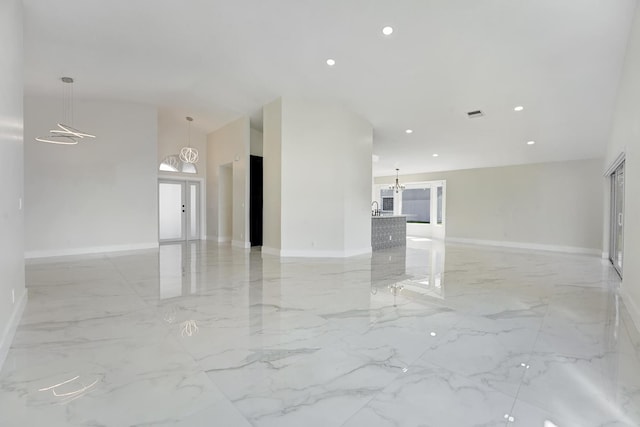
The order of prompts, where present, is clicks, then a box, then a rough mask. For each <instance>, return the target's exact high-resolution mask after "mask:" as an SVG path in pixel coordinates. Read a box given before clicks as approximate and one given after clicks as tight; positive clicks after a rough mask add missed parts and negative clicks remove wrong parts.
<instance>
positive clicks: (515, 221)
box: [375, 159, 603, 255]
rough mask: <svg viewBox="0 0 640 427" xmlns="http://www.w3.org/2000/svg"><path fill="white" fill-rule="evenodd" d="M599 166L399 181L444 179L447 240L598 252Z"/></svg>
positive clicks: (556, 165) (548, 166) (575, 164)
mask: <svg viewBox="0 0 640 427" xmlns="http://www.w3.org/2000/svg"><path fill="white" fill-rule="evenodd" d="M601 166H602V161H601V160H599V159H596V160H577V161H569V162H553V163H537V164H529V165H518V166H507V167H495V168H482V169H466V170H456V171H448V172H434V173H424V174H415V175H405V176H401V177H400V182H401V183H402V184H406V183H409V182H419V181H437V180H446V217H445V224H446V230H447V235H446V238H447V240H453V241H456V240H457V241H463V242H464V241H466V242H470V243H483V244H495V245H500V246H512V247H522V248H535V249H543V250H558V251H565V252H573V253H587V254H594V255H595V254H597V255H600V253H601V247H602V225H601V224H602V209H601V205H602V197H603V187H602V170H601V169H602V168H601ZM394 179H395V177H384V178H376V180H375V182H376V183H377V184H382V183H385V184H386V183H389V184H391V183H393V180H394Z"/></svg>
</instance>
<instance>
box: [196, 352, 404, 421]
mask: <svg viewBox="0 0 640 427" xmlns="http://www.w3.org/2000/svg"><path fill="white" fill-rule="evenodd" d="M270 356H271V355H269V354H265V355H264V357H263V358H262V359H261V360H260V361H259V362H258V363H251V364H248V365H245V366H239V367H235V368H229V369H221V370H210V371H207V373H208V374H209V376H210V377H211V379H212V380H213V382H214V383H215V384H216V385H217V386H218V387H220V389H221V390H222V391H223V393H225V395H227V396H228V397H229V398H230V399H231V400H232V401H233V402H234V404H235V405H236V406H237V407H238V408H239V409H240V411H241V412H242V413H243V414H244V415H245V416H246V417H247V418H248V419H249V420H250V421H251V422H252V424H254V425H256V426H281V427H284V426H299V425H308V426H329V425H333V426H338V425H341V424H342V423H343V422H344V421H346V420H347V419H348V418H349V417H350V416H351V415H353V414H354V413H355V412H356V411H357V410H358V409H360V408H361V407H362V406H363V405H364V404H366V403H367V402H368V401H369V400H370V399H371V398H372V397H373V396H374V395H375V394H376V393H378V392H379V391H380V390H382V389H383V388H384V387H385V386H386V385H387V384H388V383H389V382H391V381H392V380H393V379H394V378H395V377H396V376H397V375H398V374H399V373H401V372H402V370H401V368H400V367H397V366H393V364H392V362H391V360H390V359H391V358H390V356H389V354H388V353H387V352H386V351H381V352H379V354H369V355H363V354H357V353H355V352H351V351H346V350H334V349H330V348H325V349H322V350H319V351H316V352H313V353H310V354H306V355H300V354H296V355H294V356H293V359H288V358H286V359H283V358H280V359H278V360H277V361H275V363H274V361H273V360H272V358H271V357H270Z"/></svg>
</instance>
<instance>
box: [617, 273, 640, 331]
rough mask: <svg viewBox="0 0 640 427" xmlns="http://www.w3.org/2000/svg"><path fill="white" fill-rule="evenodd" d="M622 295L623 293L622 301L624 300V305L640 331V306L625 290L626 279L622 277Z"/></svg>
mask: <svg viewBox="0 0 640 427" xmlns="http://www.w3.org/2000/svg"><path fill="white" fill-rule="evenodd" d="M620 295H622V301H624V305H625V306H626V307H627V311H628V312H629V315H630V316H631V320H633V323H634V324H635V326H636V329H637V330H639V331H640V307H638V305H637V304H636V303H635V301H634V300H633V298H631V297H630V296H629V294H628V293H627V292H626V291H625V287H624V279H622V287H621V288H620Z"/></svg>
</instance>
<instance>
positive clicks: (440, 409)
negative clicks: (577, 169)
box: [0, 239, 640, 427]
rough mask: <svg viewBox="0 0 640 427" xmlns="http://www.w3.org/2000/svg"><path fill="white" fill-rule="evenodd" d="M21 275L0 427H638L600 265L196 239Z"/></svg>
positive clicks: (633, 337)
mask: <svg viewBox="0 0 640 427" xmlns="http://www.w3.org/2000/svg"><path fill="white" fill-rule="evenodd" d="M26 273H27V285H28V289H29V302H28V304H27V307H26V309H25V313H24V316H23V318H22V321H21V323H20V326H19V328H18V331H17V333H16V337H15V340H14V342H13V346H12V348H11V350H10V352H9V356H8V358H7V361H6V363H5V364H4V366H3V367H2V370H1V371H0V426H2V427H13V426H16V427H29V426H47V427H57V426H194V427H198V426H278V427H286V426H296V427H298V426H304V427H312V426H323V427H325V426H345V427H356V426H367V427H369V426H437V427H442V426H445V427H446V426H453V427H464V426H503V427H510V426H527V427H528V426H536V427H554V426H556V427H569V426H571V427H573V426H576V427H589V426H639V425H640V334H639V333H638V331H637V330H636V329H635V327H634V325H633V322H632V320H631V318H630V317H629V314H628V313H627V311H626V309H625V306H624V304H623V303H622V302H621V300H620V298H619V296H618V288H619V286H620V282H619V279H618V277H617V275H616V273H615V272H614V271H613V269H612V268H611V267H610V266H609V265H608V264H607V263H606V262H604V261H603V260H600V259H598V258H596V257H586V256H572V255H562V254H554V253H545V252H527V251H518V250H507V249H498V248H486V247H472V246H461V245H447V246H446V247H445V246H444V245H443V244H441V243H438V242H431V241H425V240H424V239H409V240H408V246H407V248H406V249H405V248H401V249H386V250H381V251H378V252H375V253H374V255H373V257H372V258H368V257H359V258H353V259H347V260H328V259H319V260H304V259H288V260H282V261H281V260H279V259H277V258H275V257H270V256H264V257H263V256H261V254H260V253H259V252H258V251H255V250H254V251H244V250H240V249H232V248H231V247H229V246H224V245H223V246H218V245H217V244H214V243H210V242H195V243H190V244H182V245H180V244H177V245H163V246H161V247H160V249H159V250H157V251H143V252H132V253H119V254H107V255H96V256H90V257H77V258H69V257H67V258H61V259H49V260H42V261H38V262H31V263H29V264H28V266H27V272H26Z"/></svg>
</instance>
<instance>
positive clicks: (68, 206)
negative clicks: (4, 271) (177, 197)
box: [25, 79, 158, 257]
mask: <svg viewBox="0 0 640 427" xmlns="http://www.w3.org/2000/svg"><path fill="white" fill-rule="evenodd" d="M78 80H80V79H78ZM74 84H81V82H80V81H79V82H78V83H74ZM76 93H77V91H76ZM60 112H61V100H60V98H48V97H36V96H27V97H25V141H26V143H25V231H26V232H25V251H26V252H25V254H26V256H27V257H43V256H56V255H67V254H79V253H91V252H105V251H112V250H128V249H141V248H150V247H156V246H157V244H158V212H157V209H158V208H157V206H158V196H157V194H158V183H157V177H158V155H157V132H158V122H157V112H156V109H155V108H152V107H148V106H143V105H137V104H128V103H121V102H107V101H80V100H76V102H75V112H76V117H75V122H74V124H75V126H76V127H78V128H80V129H83V130H86V131H87V132H91V133H94V134H95V135H97V138H96V139H93V140H87V142H84V141H83V142H81V143H79V144H78V145H72V146H64V145H53V144H46V143H42V142H37V141H35V140H34V138H35V137H36V136H39V135H45V136H46V135H47V134H48V130H49V129H51V127H52V126H55V123H56V122H57V120H59V118H60V115H61V113H60Z"/></svg>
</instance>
